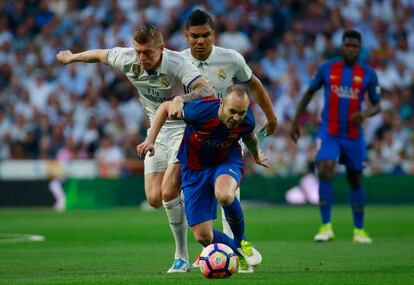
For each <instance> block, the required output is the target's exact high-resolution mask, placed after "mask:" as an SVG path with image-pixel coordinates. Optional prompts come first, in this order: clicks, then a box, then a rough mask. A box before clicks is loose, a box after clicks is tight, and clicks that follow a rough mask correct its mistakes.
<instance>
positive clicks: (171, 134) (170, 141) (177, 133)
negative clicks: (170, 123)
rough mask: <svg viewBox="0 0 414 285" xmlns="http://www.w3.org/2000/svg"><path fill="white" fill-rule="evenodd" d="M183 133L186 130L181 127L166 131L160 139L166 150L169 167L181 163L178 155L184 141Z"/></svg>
mask: <svg viewBox="0 0 414 285" xmlns="http://www.w3.org/2000/svg"><path fill="white" fill-rule="evenodd" d="M183 132H184V129H183V128H181V127H179V128H171V129H165V130H164V131H163V134H162V136H161V137H160V143H161V144H162V145H163V146H164V148H165V152H166V155H167V157H166V158H167V164H168V165H171V164H174V163H177V162H179V160H178V159H177V154H178V150H179V148H180V145H181V141H182V139H183Z"/></svg>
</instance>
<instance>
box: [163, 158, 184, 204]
mask: <svg viewBox="0 0 414 285" xmlns="http://www.w3.org/2000/svg"><path fill="white" fill-rule="evenodd" d="M161 192H162V198H163V200H164V201H170V200H172V199H174V198H175V197H177V196H178V195H179V194H180V192H181V163H178V162H177V163H173V164H170V165H168V167H167V170H166V171H165V174H164V178H163V179H162V185H161Z"/></svg>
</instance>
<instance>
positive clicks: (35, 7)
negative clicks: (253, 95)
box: [0, 0, 414, 175]
mask: <svg viewBox="0 0 414 285" xmlns="http://www.w3.org/2000/svg"><path fill="white" fill-rule="evenodd" d="M195 8H202V9H205V10H206V11H209V12H210V13H211V14H213V15H215V16H216V18H215V22H216V33H217V37H216V38H217V45H219V46H222V47H226V48H232V49H235V50H237V51H239V52H240V53H241V54H242V55H244V56H245V58H246V59H247V61H248V63H249V65H250V66H251V67H252V69H253V71H254V73H255V74H256V76H257V77H258V78H259V79H260V80H261V81H262V82H263V83H264V84H265V87H266V88H267V90H268V92H269V95H270V96H271V99H272V102H273V105H274V109H275V112H276V115H277V116H278V120H279V125H280V127H279V130H278V131H277V133H276V134H275V135H273V136H271V137H268V138H266V139H264V140H263V141H262V147H263V149H264V151H265V152H266V154H267V157H268V158H269V162H270V164H271V165H272V168H271V169H270V170H260V171H261V173H262V174H265V175H288V174H291V173H304V172H307V171H308V165H309V162H310V161H311V160H312V157H313V156H314V153H315V149H314V146H313V136H314V135H315V131H316V129H317V124H318V122H319V113H320V111H321V106H322V102H321V100H322V99H323V98H322V96H318V99H317V100H313V102H312V103H311V105H310V106H309V108H308V112H307V114H306V115H304V116H303V117H302V118H301V120H303V122H306V126H307V127H306V128H305V129H304V130H303V134H302V138H301V139H300V141H299V143H298V145H297V146H296V145H295V144H294V143H293V142H292V141H291V139H290V138H289V136H288V133H287V132H288V130H289V126H290V120H291V118H292V117H293V115H294V114H293V112H294V110H295V106H296V104H297V102H298V100H299V99H300V97H301V95H302V93H303V91H304V90H305V89H306V87H307V86H308V84H309V81H310V78H311V76H312V75H313V74H314V72H315V69H316V67H317V66H318V64H319V63H320V62H321V61H322V60H324V59H326V58H330V57H333V56H337V55H339V52H340V44H341V40H342V33H343V31H344V30H345V29H348V28H355V29H357V30H359V31H360V32H361V33H362V35H363V39H364V40H363V43H362V45H363V52H362V53H361V60H364V61H366V62H368V63H369V64H370V65H371V66H373V67H374V68H375V70H376V72H377V74H378V78H379V82H380V85H381V87H382V102H381V106H382V110H383V111H382V113H381V115H378V116H375V117H373V118H371V119H369V120H367V121H366V122H365V123H364V124H365V125H364V128H365V134H366V140H367V143H368V145H369V149H368V152H367V155H368V167H367V172H366V173H368V174H377V173H394V174H398V173H409V174H414V2H413V1H411V0H341V1H335V0H315V1H305V0H273V1H272V0H268V1H258V0H244V1H242V0H237V1H235V0H204V1H185V0H151V1H149V0H129V1H126V0H118V1H117V0H106V1H98V0H89V1H86V0H85V1H81V0H68V1H66V0H51V1H36V0H26V1H23V0H20V1H10V0H4V1H1V2H0V160H4V159H56V160H59V161H67V160H72V159H93V158H95V159H97V160H98V161H100V162H108V163H116V162H122V161H134V160H136V152H135V147H136V145H137V143H139V142H140V141H142V140H143V138H144V137H145V132H146V129H147V127H148V121H147V120H146V118H145V116H144V114H143V110H142V108H141V106H140V105H139V103H138V100H137V99H136V96H137V91H136V90H135V88H134V87H133V86H132V85H131V84H130V83H129V82H128V80H127V79H126V78H125V77H124V76H123V75H122V74H119V73H116V72H114V71H112V70H110V69H109V67H107V66H105V67H103V66H101V65H93V64H90V65H89V64H71V65H68V66H62V65H59V64H58V63H57V62H56V60H55V55H56V54H57V53H58V52H59V51H60V50H65V49H70V50H72V51H74V52H79V51H83V50H88V49H94V48H111V47H114V46H131V45H132V35H133V32H134V28H135V27H136V26H137V25H138V24H141V23H144V22H151V23H154V24H157V25H158V26H160V27H161V29H162V31H163V33H164V35H165V38H166V43H167V47H168V48H170V49H173V50H183V49H186V48H187V43H186V41H185V38H184V28H185V27H184V25H183V23H185V21H186V19H187V17H188V15H189V14H190V13H191V11H192V10H193V9H195ZM320 93H321V91H320ZM256 116H257V121H258V122H259V123H258V125H260V121H264V118H263V115H262V114H260V112H259V109H257V112H256ZM248 169H249V167H248ZM250 171H259V168H257V169H255V168H253V167H251V168H250ZM264 171H266V172H264Z"/></svg>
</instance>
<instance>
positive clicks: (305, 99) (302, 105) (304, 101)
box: [289, 89, 315, 143]
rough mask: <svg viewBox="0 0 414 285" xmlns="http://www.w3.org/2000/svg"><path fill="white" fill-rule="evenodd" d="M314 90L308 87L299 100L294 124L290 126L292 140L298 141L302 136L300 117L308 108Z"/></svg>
mask: <svg viewBox="0 0 414 285" xmlns="http://www.w3.org/2000/svg"><path fill="white" fill-rule="evenodd" d="M313 94H315V92H314V91H312V90H310V89H308V90H307V91H306V92H305V94H303V96H302V98H301V99H300V101H299V104H298V107H297V108H296V112H295V116H294V117H293V121H292V126H291V127H290V131H289V135H290V137H291V138H292V140H293V141H294V142H295V143H296V142H297V141H298V139H299V137H300V130H299V125H298V118H299V116H300V114H302V113H303V111H305V110H306V107H307V106H308V104H309V102H310V101H311V100H312V97H313Z"/></svg>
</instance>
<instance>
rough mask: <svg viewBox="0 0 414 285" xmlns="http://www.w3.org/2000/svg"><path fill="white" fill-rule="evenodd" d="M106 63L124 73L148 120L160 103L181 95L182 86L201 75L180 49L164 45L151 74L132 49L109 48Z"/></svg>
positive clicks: (176, 124) (176, 123)
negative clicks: (158, 64) (135, 91)
mask: <svg viewBox="0 0 414 285" xmlns="http://www.w3.org/2000/svg"><path fill="white" fill-rule="evenodd" d="M108 63H109V65H110V66H111V67H112V68H114V69H115V70H117V71H120V72H122V73H124V74H125V75H126V76H127V77H128V79H129V81H131V83H132V84H133V85H134V86H135V87H136V88H137V90H138V93H139V100H140V101H141V104H142V106H143V107H144V111H145V114H146V115H147V116H148V117H149V119H150V121H151V122H152V120H153V118H154V115H155V113H156V111H157V109H158V107H159V106H160V105H161V103H163V102H165V101H170V100H172V99H173V98H174V97H175V96H178V95H182V94H184V91H185V89H186V88H189V87H190V85H191V83H192V82H193V81H194V80H196V79H197V78H198V77H200V76H201V74H200V72H199V71H198V70H197V68H196V67H195V66H194V65H193V64H192V63H191V61H189V60H188V59H185V57H184V56H183V55H181V54H180V53H179V52H175V51H171V50H169V49H166V48H164V50H163V52H162V59H161V65H160V66H159V67H158V69H157V70H155V71H154V73H151V74H149V73H148V72H147V71H145V70H144V69H143V68H141V66H140V65H139V64H138V59H137V57H136V53H135V50H134V48H120V47H116V48H112V49H110V50H109V52H108ZM184 126H185V123H184V121H181V120H180V121H177V120H167V122H166V123H165V125H164V126H163V128H176V127H184Z"/></svg>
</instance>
